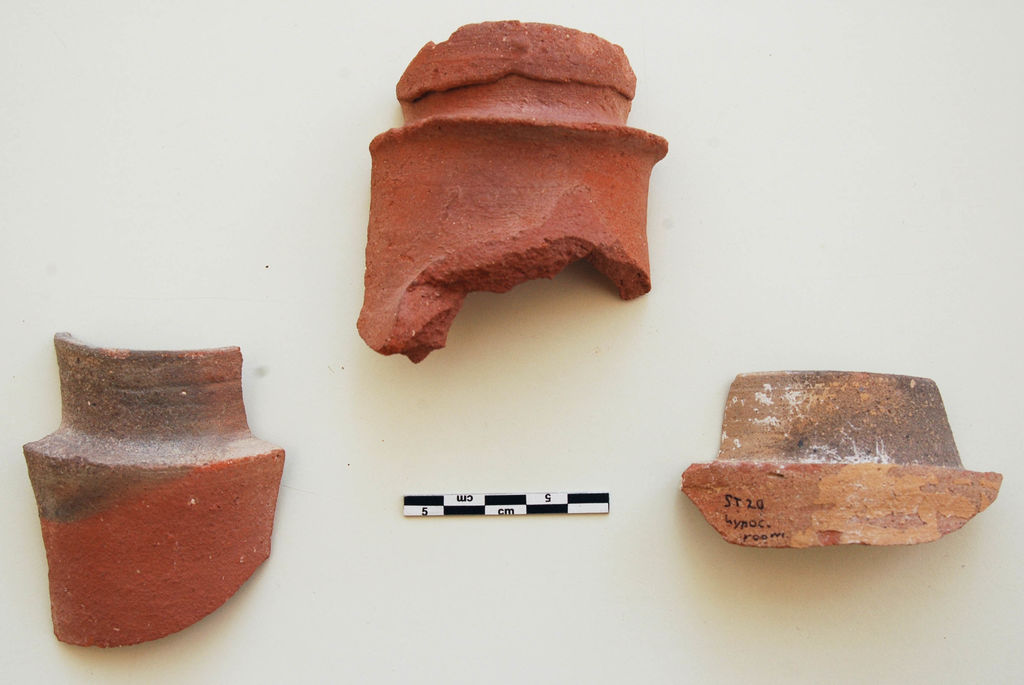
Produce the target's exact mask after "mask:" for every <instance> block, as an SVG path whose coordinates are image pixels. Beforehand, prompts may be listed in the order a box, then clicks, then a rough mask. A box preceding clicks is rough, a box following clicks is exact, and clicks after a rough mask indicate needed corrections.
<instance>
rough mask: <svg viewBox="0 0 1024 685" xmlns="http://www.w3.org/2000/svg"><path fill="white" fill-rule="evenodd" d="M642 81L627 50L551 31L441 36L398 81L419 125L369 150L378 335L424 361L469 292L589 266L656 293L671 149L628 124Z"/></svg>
mask: <svg viewBox="0 0 1024 685" xmlns="http://www.w3.org/2000/svg"><path fill="white" fill-rule="evenodd" d="M635 80H636V79H635V76H634V75H633V72H632V70H631V69H630V67H629V63H628V61H627V60H626V57H625V54H624V53H623V52H622V49H621V48H620V47H618V46H616V45H613V44H611V43H609V42H608V41H605V40H603V39H602V38H599V37H597V36H594V35H592V34H588V33H583V32H580V31H575V30H573V29H566V28H564V27H560V26H553V25H549V24H529V23H526V24H524V23H520V22H514V21H506V22H489V23H484V24H475V25H470V26H465V27H462V28H461V29H459V30H458V31H456V32H455V33H454V34H452V36H451V38H449V39H448V41H445V42H443V43H440V44H436V45H435V44H433V43H428V44H427V45H426V46H425V47H424V48H423V49H422V50H421V51H420V53H419V54H418V55H417V56H416V57H415V58H414V59H413V61H412V63H411V64H410V65H409V67H408V69H407V70H406V72H405V74H404V75H403V76H402V79H401V80H400V81H399V84H398V88H397V94H398V98H399V100H400V101H401V103H402V109H403V113H404V115H405V122H406V123H405V125H404V126H402V127H400V128H397V129H392V130H390V131H387V132H385V133H382V134H381V135H379V136H377V137H376V138H375V139H374V140H373V142H372V143H371V144H370V152H371V155H372V158H373V171H372V178H371V198H370V222H369V229H368V237H367V246H366V276H365V295H364V301H363V308H362V311H361V312H360V316H359V322H358V327H359V332H360V334H361V335H362V337H363V339H364V340H366V342H367V344H369V345H370V347H372V348H373V349H375V350H377V351H378V352H381V353H382V354H395V353H400V354H404V355H406V356H407V357H409V359H411V360H412V361H414V362H416V361H420V360H422V359H423V358H424V357H426V355H427V354H429V353H430V352H431V351H432V350H435V349H438V348H440V347H443V346H444V344H445V341H446V338H447V334H448V329H449V327H450V326H451V323H452V320H453V319H454V317H455V315H456V314H457V313H458V310H459V308H460V307H461V305H462V302H463V299H464V298H465V296H466V294H467V293H469V292H472V291H477V290H486V291H491V292H505V291H506V290H509V289H510V288H512V287H514V286H515V285H517V284H519V283H521V282H523V281H526V280H529V279H533V278H550V277H553V276H554V275H556V274H557V273H558V272H560V271H561V270H562V269H563V268H564V267H565V266H566V265H567V264H569V263H571V262H574V261H577V260H580V259H585V260H587V261H588V262H590V263H591V264H592V265H593V266H594V267H595V268H597V269H598V271H600V272H601V273H603V274H605V275H606V276H608V277H609V278H610V279H612V280H613V281H614V282H615V283H616V285H617V286H618V289H619V294H620V295H621V296H622V297H623V298H624V299H631V298H634V297H638V296H639V295H642V294H644V293H646V292H647V291H648V290H650V273H649V272H650V267H649V261H648V256H647V235H646V222H647V186H648V181H649V179H650V172H651V168H652V167H653V166H654V164H655V163H656V162H657V161H658V160H660V159H661V158H662V157H664V156H665V154H666V152H667V149H668V147H667V143H666V142H665V140H664V139H663V138H660V137H658V136H655V135H652V134H650V133H646V132H644V131H640V130H638V129H633V128H629V127H627V126H625V123H626V118H627V116H628V114H629V105H630V100H631V98H632V96H633V91H634V87H635Z"/></svg>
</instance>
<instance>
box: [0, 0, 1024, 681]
mask: <svg viewBox="0 0 1024 685" xmlns="http://www.w3.org/2000/svg"><path fill="white" fill-rule="evenodd" d="M505 18H518V19H523V20H532V21H547V22H551V23H558V24H563V25H566V26H571V27H574V28H578V29H582V30H585V31H590V32H593V33H596V34H598V35H600V36H602V37H605V38H607V39H609V40H611V41H613V42H615V43H618V44H620V45H622V46H623V47H624V48H625V50H626V53H627V55H628V56H629V58H630V60H631V63H632V65H633V68H634V70H635V71H636V73H637V77H638V89H637V97H636V100H635V101H634V106H633V114H632V116H631V119H630V123H631V124H632V125H634V126H636V127H639V128H643V129H646V130H649V131H652V132H654V133H658V134H661V135H663V136H665V137H666V138H668V140H669V143H670V150H669V155H668V157H667V158H666V159H665V160H664V161H662V162H661V163H659V164H658V165H657V166H656V167H655V169H654V173H653V176H652V181H651V189H650V204H649V217H648V219H649V220H648V227H649V229H648V232H649V239H650V249H651V263H652V271H653V281H654V287H653V290H652V292H651V293H650V294H649V295H647V296H645V297H643V298H641V299H639V300H636V301H633V302H621V301H620V300H618V299H617V298H616V296H615V294H614V291H613V290H612V288H611V287H610V286H609V285H608V284H607V283H606V282H604V280H603V279H602V278H600V277H599V276H597V275H596V274H595V273H593V272H592V271H590V270H589V268H587V267H583V266H575V267H570V268H569V269H568V270H567V271H566V272H564V273H563V274H562V275H561V276H559V277H558V278H556V279H554V280H553V281H535V282H530V283H528V284H524V285H522V286H520V287H518V288H516V289H515V290H513V291H512V292H510V293H508V294H505V295H492V294H476V295H472V296H470V297H469V298H468V300H467V302H466V305H465V307H464V309H463V311H462V313H461V314H459V316H458V318H457V319H456V320H455V325H454V327H453V329H452V331H451V335H450V337H449V342H448V346H447V348H445V349H444V350H441V351H438V352H435V353H433V354H432V355H430V356H429V357H428V358H427V359H426V361H424V362H423V363H422V364H419V365H417V366H414V365H412V364H410V363H409V362H408V361H406V360H405V359H404V358H402V357H387V358H386V357H382V356H379V355H377V354H376V353H374V352H372V351H371V350H370V349H369V348H367V347H366V346H365V345H364V344H363V343H362V341H361V340H360V338H359V337H358V335H357V333H356V329H355V320H356V316H357V314H358V311H359V307H360V305H361V301H362V273H363V249H364V246H365V238H366V220H367V212H368V203H369V173H370V156H369V153H368V151H367V145H368V144H369V142H370V139H371V138H372V137H373V136H374V135H376V134H377V133H380V132H382V131H384V130H386V129H387V128H389V127H391V126H394V125H397V124H399V123H400V111H399V107H398V103H397V102H396V101H395V99H394V86H395V83H396V82H397V80H398V78H399V76H400V75H401V73H402V71H403V70H404V68H405V66H406V65H407V64H408V62H409V60H410V59H412V57H413V56H414V55H415V54H416V52H417V51H418V50H419V48H420V47H421V46H422V45H423V44H424V43H425V42H427V41H429V40H434V41H441V40H444V39H445V38H446V37H447V36H448V35H449V34H450V33H451V32H452V31H453V30H454V29H455V28H457V27H458V26H460V25H462V24H466V23H471V22H475V21H482V20H488V19H505ZM1022 35H1024V9H1021V5H1020V4H1019V3H1015V2H981V3H968V2H963V3H951V2H927V3H925V2H902V3H891V2H866V3H839V2H828V3H821V2H814V3H812V2H808V3H762V2H730V3H707V4H691V3H684V2H680V3H672V4H669V3H665V4H664V5H656V4H650V5H648V4H645V3H638V2H632V3H624V2H621V0H616V1H614V2H611V1H609V2H597V1H595V0H588V1H587V2H571V3H554V2H550V1H545V2H504V3H498V2H488V1H484V0H481V1H479V2H474V3H455V2H447V1H439V2H431V3H417V4H411V3H410V4H391V3H387V2H372V3H358V4H357V3H346V2H319V3H296V2H244V3H243V2H238V3H221V2H209V1H205V0H204V1H203V2H179V3H170V2H167V3H149V2H146V3H142V2H135V1H130V2H129V1H125V2H103V3H77V2H66V3H57V2H51V3H28V2H21V1H12V0H7V1H6V2H4V3H3V4H2V6H0V279H2V280H0V292H2V293H3V297H2V301H0V307H2V309H0V313H2V318H0V320H2V322H3V325H2V327H0V345H2V355H0V392H2V395H0V406H2V407H3V412H2V415H0V434H2V436H3V438H4V444H5V447H4V450H3V456H2V459H0V484H2V488H3V491H2V497H0V520H2V521H3V525H2V527H0V578H2V584H0V588H2V589H0V593H2V596H3V600H2V610H0V670H2V676H0V679H3V680H6V681H7V682H49V681H54V680H59V681H95V682H106V683H120V682H140V681H142V680H145V681H147V682H172V683H182V682H232V681H238V682H242V681H244V682H283V681H337V682H351V683H357V682H360V683H368V682H381V683H390V682H395V683H397V682H413V681H416V682H425V683H440V682H445V683H449V682H466V683H469V682H474V683H481V682H528V681H531V680H536V681H537V682H601V683H622V682H653V683H677V682H728V683H744V682H767V683H772V682H785V683H789V682H807V683H820V682H854V683H855V682H882V683H886V682H899V683H904V682H979V683H980V682H1011V681H1015V680H1017V679H1018V678H1019V677H1020V673H1021V672H1022V671H1024V650H1022V649H1021V635H1022V634H1024V606H1022V600H1024V589H1022V580H1021V577H1022V574H1021V571H1020V566H1021V563H1022V554H1021V544H1022V540H1024V538H1022V537H1021V533H1022V530H1021V528H1020V523H1021V521H1022V520H1024V504H1022V491H1021V488H1022V484H1024V469H1022V462H1021V456H1022V451H1024V438H1022V433H1021V424H1022V415H1021V400H1020V386H1021V381H1022V371H1024V363H1022V361H1021V349H1022V342H1024V341H1022V338H1024V335H1022V333H1024V324H1022V317H1021V307H1020V299H1021V295H1022V285H1024V277H1022V275H1021V268H1020V264H1021V257H1022V248H1024V239H1022V237H1021V235H1022V234H1021V229H1022V220H1024V192H1022V189H1024V161H1022V160H1024V135H1022V132H1021V128H1022V122H1024V50H1022V47H1021V46H1022V42H1021V36H1022ZM58 330H68V331H71V332H72V333H74V334H75V335H77V336H78V337H80V338H81V339H82V340H84V341H86V342H90V343H93V344H99V345H109V346H120V347H134V348H140V349H145V348H161V349H186V348H196V347H208V346H220V345H233V344H236V345H240V346H241V347H242V351H243V354H244V356H245V368H244V388H245V399H246V404H247V407H248V412H249V420H250V424H251V426H252V428H253V431H254V432H255V433H256V434H257V435H259V436H260V437H262V438H264V439H266V440H270V441H272V442H274V443H277V444H280V445H282V446H284V447H285V448H286V450H287V454H288V456H287V464H286V467H285V472H284V479H283V484H282V489H281V495H280V501H279V507H278V511H277V523H276V528H275V532H274V542H273V544H274V550H273V555H272V557H271V558H270V560H269V561H268V562H267V563H266V564H265V565H264V566H263V567H262V568H260V569H259V570H258V571H257V572H256V574H255V575H254V576H253V577H252V578H251V579H250V581H249V582H248V583H247V584H246V585H245V586H244V587H243V588H242V590H241V591H240V592H239V593H238V594H237V595H236V596H235V597H234V598H233V599H231V600H230V601H229V602H228V603H227V604H226V605H225V606H224V607H222V608H221V609H220V610H219V611H217V612H215V613H214V614H212V615H211V616H209V617H208V618H206V619H204V620H202V621H201V622H199V623H198V624H196V625H194V626H192V627H190V628H188V629H186V630H184V631H183V632H180V633H177V634H175V635H172V636H170V637H167V638H164V639H162V640H159V641H156V642H152V643H148V644H144V645H140V646H136V647H128V648H120V649H113V650H100V649H85V648H77V647H71V646H67V645H63V644H60V643H58V642H57V641H56V640H55V639H54V638H53V635H52V632H51V630H52V629H51V625H50V616H49V602H48V594H47V581H46V560H45V555H44V551H43V547H42V542H41V539H40V534H39V525H38V521H37V518H36V508H35V501H34V499H33V495H32V492H31V488H30V486H29V482H28V478H27V476H26V470H25V465H24V460H23V458H22V455H21V452H20V445H21V444H22V443H24V442H27V441H30V440H34V439H38V438H40V437H42V436H44V435H45V434H47V433H49V432H50V431H52V430H54V429H55V428H56V426H57V424H58V422H59V411H60V410H59V392H58V384H57V371H56V364H55V362H54V355H53V351H52V345H51V336H52V335H53V333H54V332H55V331H58ZM832 368H836V369H849V370H865V371H879V372H893V373H905V374H912V375H920V376H926V377H930V378H933V379H935V381H936V382H937V383H938V385H939V388H940V389H941V391H942V393H943V396H944V399H945V402H946V408H947V411H948V412H949V419H950V423H951V424H952V427H953V430H954V434H955V436H956V439H957V442H958V445H959V448H960V451H961V454H962V456H963V459H964V462H965V465H966V466H967V467H968V468H973V469H975V470H993V471H1000V472H1002V473H1003V474H1004V475H1005V481H1004V485H1003V489H1002V492H1001V494H1000V496H999V499H998V500H997V501H996V502H995V503H994V504H993V505H992V507H991V508H990V509H989V510H988V511H986V512H984V513H983V514H981V515H980V516H979V517H978V518H976V519H975V520H974V521H972V522H971V523H970V524H968V525H967V527H966V528H964V529H963V530H961V531H959V532H957V533H955V534H953V535H952V536H949V537H947V538H944V539H943V540H940V541H938V542H935V543H931V544H926V545H920V546H916V547H906V548H868V547H844V548H831V549H815V550H806V551H795V550H779V551H771V550H756V549H745V548H739V547H734V546H731V545H728V544H726V543H725V542H723V541H722V540H721V539H720V538H719V537H718V535H717V534H716V533H715V532H714V531H713V530H712V529H711V528H710V527H709V526H708V525H707V524H705V522H704V520H703V518H702V517H701V516H700V514H699V513H698V511H697V510H696V508H695V507H694V506H693V505H692V504H690V503H689V501H688V500H686V498H685V497H684V496H683V495H682V494H681V493H679V491H678V480H679V474H680V473H681V472H682V471H683V469H684V468H685V467H686V466H687V465H688V464H690V463H691V462H693V461H706V460H710V459H711V458H713V457H714V456H715V454H716V451H717V447H718V436H719V428H720V420H721V412H722V408H723V404H724V400H725V395H726V391H727V389H728V386H729V383H730V381H731V380H732V378H733V376H734V375H735V374H736V373H738V372H743V371H758V370H777V369H832ZM548 489H556V490H584V489H601V490H609V491H610V492H611V494H612V513H611V514H610V515H608V516H590V517H579V516H577V517H550V518H536V517H522V518H515V519H498V518H488V519H482V518H474V519H430V520H417V519H408V520H407V519H404V518H402V516H401V497H402V495H403V494H405V493H429V492H451V491H459V490H464V491H478V492H488V491H518V490H524V491H530V490H548Z"/></svg>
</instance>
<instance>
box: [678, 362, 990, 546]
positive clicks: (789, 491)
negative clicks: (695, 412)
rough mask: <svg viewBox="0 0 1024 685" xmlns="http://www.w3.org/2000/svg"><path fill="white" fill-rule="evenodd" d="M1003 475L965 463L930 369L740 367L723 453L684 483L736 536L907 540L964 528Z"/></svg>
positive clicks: (728, 536)
mask: <svg viewBox="0 0 1024 685" xmlns="http://www.w3.org/2000/svg"><path fill="white" fill-rule="evenodd" d="M1002 479H1003V477H1002V476H1001V475H1000V474H998V473H983V472H977V471H968V470H966V469H964V467H963V465H962V464H961V462H960V454H959V453H958V452H957V449H956V444H955V443H954V442H953V432H952V431H951V430H950V427H949V422H948V420H947V419H946V410H945V407H944V406H943V404H942V397H941V396H940V395H939V389H938V388H937V387H936V385H935V383H934V382H933V381H931V380H929V379H927V378H914V377H910V376H896V375H889V374H873V373H848V372H842V371H797V372H778V373H752V374H741V375H739V376H737V377H736V380H735V381H733V384H732V388H731V389H730V390H729V397H728V399H727V400H726V405H725V416H724V418H723V420H722V443H721V449H720V450H719V453H718V458H717V459H715V461H713V462H711V463H707V464H693V465H692V466H690V467H689V468H688V469H686V472H685V473H683V483H682V488H683V492H685V493H686V495H687V496H688V497H689V498H690V499H691V500H693V503H694V504H696V505H697V507H698V508H699V509H700V511H701V513H702V514H703V515H704V518H705V519H707V521H708V523H710V524H711V525H712V526H713V527H714V528H715V530H717V531H718V532H719V534H721V536H722V537H723V538H725V540H727V541H728V542H732V543H735V544H738V545H747V546H753V547H813V546H822V545H841V544H851V543H859V544H866V545H910V544H916V543H919V542H930V541H932V540H936V539H938V538H940V537H942V536H943V535H946V534H947V533H951V532H953V531H955V530H957V529H959V528H960V527H961V526H963V525H964V524H965V523H967V521H969V520H970V519H971V518H972V517H974V516H975V515H976V514H978V513H979V512H981V511H982V510H984V509H985V508H986V507H987V506H988V505H989V504H991V503H992V502H993V500H995V498H996V495H997V494H998V493H999V486H1000V484H1001V483H1002Z"/></svg>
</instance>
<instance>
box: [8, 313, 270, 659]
mask: <svg viewBox="0 0 1024 685" xmlns="http://www.w3.org/2000/svg"><path fill="white" fill-rule="evenodd" d="M54 345H55V347H56V348H57V363H58V366H59V368H60V382H61V398H62V405H63V406H62V418H61V425H60V428H58V429H57V431H56V432H54V433H52V434H50V435H48V436H46V437H45V438H43V439H42V440H38V441H36V442H31V443H29V444H27V445H25V448H24V449H25V460H26V461H27V462H28V473H29V478H30V479H31V481H32V487H33V489H34V490H35V495H36V502H37V504H38V506H39V519H40V522H41V524H42V530H43V543H44V544H45V546H46V558H47V561H48V563H49V567H50V604H51V609H52V614H53V629H54V633H55V634H56V636H57V638H58V639H59V640H62V641H63V642H69V643H71V644H76V645H95V646H100V647H115V646H120V645H130V644H134V643H137V642H144V641H146V640H154V639H156V638H159V637H163V636H164V635H167V634H169V633H173V632H175V631H177V630H181V629H182V628H185V627H186V626H189V625H191V624H192V623H195V622H196V621H198V620H199V619H201V618H202V617H203V616H206V615H207V614H209V613H210V612H211V611H213V610H214V609H216V608H217V607H219V606H220V605H221V604H223V603H224V602H225V601H226V600H227V599H228V598H229V597H231V595H233V594H234V593H235V591H236V590H237V589H238V588H239V587H240V586H241V585H242V583H244V582H245V580H246V579H247V578H248V577H249V576H250V575H251V574H252V572H253V571H254V570H256V567H257V566H259V565H260V564H261V563H262V562H263V561H264V560H265V559H266V558H267V557H268V556H269V555H270V535H271V531H272V529H273V525H274V510H275V508H276V505H277V491H278V485H279V483H280V481H281V470H282V468H283V467H284V450H282V449H281V448H279V447H276V446H274V445H271V444H270V443H267V442H264V441H263V440H259V439H257V438H255V437H253V435H252V433H250V432H249V426H248V424H247V422H246V418H245V407H244V406H243V404H242V385H241V370H242V355H241V353H240V352H239V350H238V348H237V347H225V348H221V349H213V350H197V351H187V352H149V351H146V352H138V351H132V350H118V349H105V348H98V347H90V346H88V345H84V344H82V343H81V342H79V341H77V340H75V339H74V338H72V337H71V336H70V335H68V334H66V333H58V334H57V335H56V336H55V337H54Z"/></svg>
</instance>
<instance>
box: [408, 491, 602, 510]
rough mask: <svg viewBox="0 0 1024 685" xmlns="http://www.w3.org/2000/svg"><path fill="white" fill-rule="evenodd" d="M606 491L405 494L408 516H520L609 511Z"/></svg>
mask: <svg viewBox="0 0 1024 685" xmlns="http://www.w3.org/2000/svg"><path fill="white" fill-rule="evenodd" d="M608 508H609V501H608V493H607V492H527V493H521V494H496V495H484V494H477V493H466V494H462V495H406V496H405V502H404V506H403V507H402V513H403V514H405V515H406V516H521V515H524V514H607V513H608Z"/></svg>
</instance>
